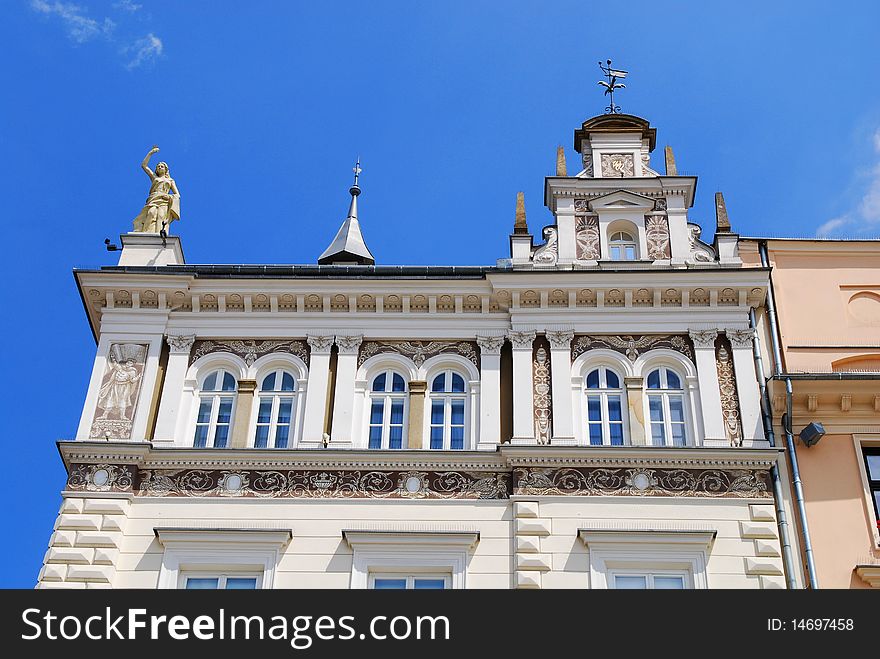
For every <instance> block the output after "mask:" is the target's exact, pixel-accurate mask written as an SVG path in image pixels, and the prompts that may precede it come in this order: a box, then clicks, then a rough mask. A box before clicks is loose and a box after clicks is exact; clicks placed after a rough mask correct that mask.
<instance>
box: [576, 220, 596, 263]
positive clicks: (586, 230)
mask: <svg viewBox="0 0 880 659" xmlns="http://www.w3.org/2000/svg"><path fill="white" fill-rule="evenodd" d="M574 239H575V258H577V259H579V260H581V261H598V260H599V259H600V258H602V249H601V247H600V241H599V218H598V217H597V216H595V215H578V216H576V217H575V218H574Z"/></svg>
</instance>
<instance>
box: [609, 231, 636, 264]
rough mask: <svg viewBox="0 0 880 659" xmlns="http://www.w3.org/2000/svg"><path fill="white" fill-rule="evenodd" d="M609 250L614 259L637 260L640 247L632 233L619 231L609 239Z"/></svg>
mask: <svg viewBox="0 0 880 659" xmlns="http://www.w3.org/2000/svg"><path fill="white" fill-rule="evenodd" d="M608 251H609V253H610V254H611V260H612V261H635V260H636V259H637V258H638V247H637V245H636V241H635V239H634V238H633V237H632V235H631V234H629V233H626V232H625V231H617V232H615V233H613V234H611V237H610V239H609V240H608Z"/></svg>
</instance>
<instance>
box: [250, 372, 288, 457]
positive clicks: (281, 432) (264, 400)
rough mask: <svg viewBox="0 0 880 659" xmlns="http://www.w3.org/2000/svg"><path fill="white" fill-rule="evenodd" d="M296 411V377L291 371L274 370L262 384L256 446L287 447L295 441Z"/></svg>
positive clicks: (255, 437)
mask: <svg viewBox="0 0 880 659" xmlns="http://www.w3.org/2000/svg"><path fill="white" fill-rule="evenodd" d="M295 413H296V379H295V378H294V377H293V375H291V374H290V373H288V372H287V371H282V370H278V371H272V372H271V373H269V374H268V375H267V376H266V377H264V378H263V381H262V382H261V383H260V402H259V407H258V408H257V431H256V435H255V436H254V446H255V447H256V448H287V447H288V446H290V444H291V443H292V434H293V419H294V418H295V417H294V415H295Z"/></svg>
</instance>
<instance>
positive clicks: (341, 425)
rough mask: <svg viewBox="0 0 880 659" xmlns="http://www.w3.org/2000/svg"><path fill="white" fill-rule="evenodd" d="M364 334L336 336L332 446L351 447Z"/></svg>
mask: <svg viewBox="0 0 880 659" xmlns="http://www.w3.org/2000/svg"><path fill="white" fill-rule="evenodd" d="M363 338H364V337H363V336H362V335H355V336H341V335H337V336H336V346H337V347H338V348H339V354H338V356H337V361H336V396H335V398H334V399H333V426H332V431H331V438H330V444H331V447H332V448H351V446H352V441H353V431H354V380H355V375H356V374H357V357H358V349H359V348H360V345H361V342H362V341H363Z"/></svg>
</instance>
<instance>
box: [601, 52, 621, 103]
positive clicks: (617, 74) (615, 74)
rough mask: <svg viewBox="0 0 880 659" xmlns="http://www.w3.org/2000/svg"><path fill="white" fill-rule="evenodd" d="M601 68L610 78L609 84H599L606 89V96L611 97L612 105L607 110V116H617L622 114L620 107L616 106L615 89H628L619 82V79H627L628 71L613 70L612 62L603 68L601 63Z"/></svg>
mask: <svg viewBox="0 0 880 659" xmlns="http://www.w3.org/2000/svg"><path fill="white" fill-rule="evenodd" d="M599 68H600V69H602V73H604V74H605V77H606V78H608V82H605V81H604V80H600V81H599V84H600V85H602V86H603V87H604V88H605V95H606V96H610V97H611V98H610V99H609V101H610V105H609V106H608V107H607V108H605V114H617V113H618V112H620V106H619V105H614V90H615V89H626V85H624V84H623V83H622V82H617V81H618V79H623V78H625V77H626V73H627V72H626V71H622V70H621V69H614V68H611V60H608V61H607V62H606V65H605V66H603V65H602V62H599Z"/></svg>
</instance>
